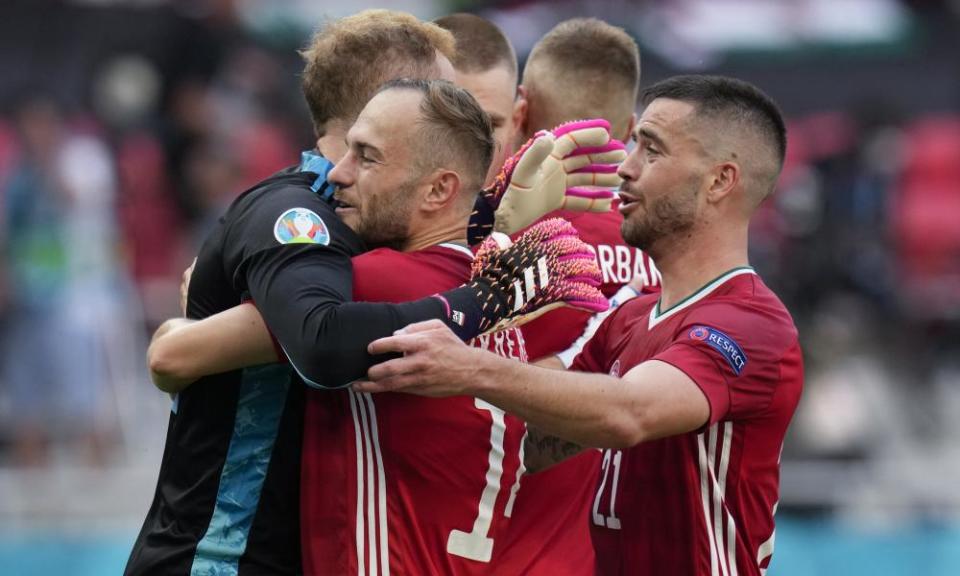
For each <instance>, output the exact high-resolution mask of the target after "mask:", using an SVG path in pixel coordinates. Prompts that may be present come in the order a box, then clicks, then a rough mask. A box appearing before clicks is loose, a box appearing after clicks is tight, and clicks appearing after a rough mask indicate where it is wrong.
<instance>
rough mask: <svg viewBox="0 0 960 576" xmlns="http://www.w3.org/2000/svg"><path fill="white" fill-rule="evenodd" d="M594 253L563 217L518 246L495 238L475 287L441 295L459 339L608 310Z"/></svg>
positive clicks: (480, 255)
mask: <svg viewBox="0 0 960 576" xmlns="http://www.w3.org/2000/svg"><path fill="white" fill-rule="evenodd" d="M600 283H601V275H600V269H599V268H598V267H597V261H596V257H595V256H594V255H593V252H592V251H591V250H590V248H589V247H588V246H587V245H586V244H585V243H584V242H583V241H582V240H580V238H579V237H578V236H577V232H576V230H575V229H574V228H573V226H572V225H571V224H570V223H569V222H567V221H566V220H563V219H562V218H551V219H550V220H544V221H543V222H540V223H538V224H537V225H535V226H533V227H531V228H530V229H529V230H527V231H526V232H525V233H524V234H522V235H521V236H520V237H519V238H518V239H517V241H516V242H514V243H513V244H511V243H510V239H509V238H508V237H507V236H506V235H504V234H498V233H494V234H493V235H491V237H490V238H488V239H487V240H486V241H485V242H484V243H483V244H482V245H481V246H480V249H479V250H478V251H477V254H476V258H475V260H474V263H473V270H472V276H471V282H470V283H469V284H467V285H465V286H463V287H461V288H457V289H455V290H451V291H448V292H445V293H443V294H440V295H439V297H440V298H441V299H442V300H444V301H445V303H446V304H447V306H448V317H450V319H451V320H452V323H448V324H454V325H453V326H451V327H452V328H453V330H454V331H455V332H457V334H458V336H460V337H461V338H463V339H468V338H470V337H472V336H475V335H476V334H480V333H486V332H494V331H497V330H503V329H504V328H508V327H510V326H516V325H519V324H523V323H526V322H529V321H530V320H533V319H534V318H536V317H537V316H539V315H540V314H543V313H544V312H547V311H548V310H551V309H553V308H556V307H558V306H563V305H568V306H572V307H574V308H581V309H585V310H589V311H591V312H602V311H603V310H606V309H607V299H606V298H604V297H603V294H602V293H601V292H600V290H599V286H600Z"/></svg>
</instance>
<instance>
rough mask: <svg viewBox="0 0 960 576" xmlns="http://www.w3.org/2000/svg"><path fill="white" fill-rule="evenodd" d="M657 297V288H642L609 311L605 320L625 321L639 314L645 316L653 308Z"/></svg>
mask: <svg viewBox="0 0 960 576" xmlns="http://www.w3.org/2000/svg"><path fill="white" fill-rule="evenodd" d="M659 298H660V292H659V290H650V291H647V290H644V291H643V292H641V293H640V294H637V295H636V296H635V297H633V298H631V299H629V300H627V301H626V302H624V303H623V304H621V305H620V306H619V307H617V308H616V309H615V310H614V311H613V312H611V313H610V316H609V317H608V318H607V320H609V321H611V322H626V321H629V320H633V319H635V318H639V317H641V316H646V315H647V314H649V313H650V311H651V310H653V307H654V306H656V305H657V300H659ZM614 319H615V320H614Z"/></svg>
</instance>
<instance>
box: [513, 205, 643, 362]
mask: <svg viewBox="0 0 960 576" xmlns="http://www.w3.org/2000/svg"><path fill="white" fill-rule="evenodd" d="M619 205H620V202H619V200H615V201H614V203H613V207H612V208H611V209H610V210H609V211H607V212H574V211H571V210H555V211H553V212H551V213H549V214H547V215H546V216H544V218H557V217H559V218H564V219H566V220H569V221H570V223H571V224H573V227H574V228H576V229H577V233H578V234H579V235H580V239H581V240H583V241H584V242H586V243H587V245H589V246H590V247H591V248H593V251H594V252H595V253H596V255H597V263H598V264H599V265H600V272H601V274H602V275H603V284H601V286H600V290H601V291H602V292H603V295H604V296H606V297H607V298H609V297H611V296H613V295H614V294H616V293H617V290H619V289H620V288H621V287H622V286H623V285H624V284H626V283H628V282H630V281H631V280H633V279H634V277H639V278H641V279H642V280H643V283H644V285H645V286H647V287H651V288H654V287H659V286H660V271H659V270H657V267H656V265H655V264H654V263H653V260H651V259H650V256H648V255H647V254H645V253H644V252H643V251H642V250H640V249H639V248H634V247H633V246H628V245H627V244H626V243H625V242H624V241H623V236H621V235H620V224H622V223H623V215H621V214H620V211H619V210H617V207H618V206H619ZM590 316H591V314H590V313H589V312H585V311H583V310H573V309H571V308H560V309H558V310H554V311H552V312H549V313H547V314H544V315H543V316H541V317H539V318H537V319H536V320H534V321H533V322H530V323H528V324H525V325H523V327H522V328H521V330H522V331H523V337H524V339H525V340H526V342H527V352H528V353H529V354H530V361H531V362H534V361H536V360H539V359H540V358H543V357H545V356H549V355H551V354H556V353H558V352H562V351H563V350H566V349H567V348H569V347H570V345H571V344H573V343H574V341H576V339H577V338H579V337H580V335H581V334H583V329H584V328H585V327H586V325H587V320H589V319H590Z"/></svg>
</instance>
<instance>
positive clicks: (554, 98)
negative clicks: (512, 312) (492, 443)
mask: <svg viewBox="0 0 960 576" xmlns="http://www.w3.org/2000/svg"><path fill="white" fill-rule="evenodd" d="M639 83H640V52H639V49H638V48H637V44H636V42H634V40H633V39H632V38H631V37H630V36H629V35H628V34H627V33H626V32H624V31H623V30H622V29H620V28H617V27H615V26H611V25H610V24H607V23H606V22H603V21H601V20H597V19H594V18H575V19H572V20H566V21H564V22H561V23H560V24H558V25H557V26H556V27H554V28H553V29H552V30H551V31H550V32H548V33H547V34H546V35H545V36H544V37H543V38H542V39H541V40H540V41H539V42H537V44H536V46H534V48H533V51H532V52H531V53H530V57H529V58H528V59H527V63H526V66H525V67H524V70H523V87H522V90H523V91H524V92H525V94H526V105H527V108H526V116H525V120H524V124H523V130H522V134H523V135H524V137H530V136H532V135H533V134H535V133H536V132H537V131H538V130H542V129H546V128H549V127H551V126H554V125H556V124H560V123H563V122H570V121H573V120H577V119H579V118H594V117H600V118H603V119H605V120H607V121H608V122H609V123H610V125H611V129H612V131H613V133H614V134H615V135H617V137H618V138H622V139H624V140H625V139H627V138H628V137H629V135H630V133H631V130H632V129H633V127H634V124H635V123H636V115H635V114H634V107H635V106H636V101H637V90H638V87H639ZM601 86H602V87H603V89H598V87H601ZM616 207H617V203H616V202H615V203H614V206H613V208H614V209H613V210H610V211H607V212H574V211H571V210H557V211H554V212H552V213H550V215H549V216H550V217H557V216H559V217H562V218H565V219H567V220H569V221H570V223H571V224H573V226H574V227H575V228H576V229H577V231H578V232H579V234H580V237H581V239H583V240H584V241H585V242H587V243H588V244H590V245H591V246H592V247H593V249H594V251H595V252H596V254H597V257H598V261H599V262H600V266H601V270H602V273H603V279H604V283H603V286H602V290H603V292H604V295H605V296H607V297H613V296H614V295H615V294H617V293H618V292H620V294H619V295H618V296H617V300H618V301H622V300H624V299H625V296H626V297H631V296H634V295H635V294H636V292H635V291H634V288H631V287H627V286H625V285H626V283H627V282H629V281H630V280H631V279H634V278H635V279H636V287H637V289H643V288H655V287H659V284H660V278H659V273H658V272H657V269H656V267H655V266H654V263H653V260H651V259H650V257H649V256H648V255H646V254H645V253H643V251H641V250H640V249H639V248H635V247H633V246H629V245H628V244H626V242H624V240H623V237H622V236H621V235H620V225H621V223H622V222H623V216H622V215H621V214H620V212H619V211H617V210H616ZM621 291H622V292H621ZM589 319H590V315H589V314H587V313H586V312H584V311H582V310H573V309H559V310H553V311H550V312H548V313H546V314H544V315H543V316H541V317H540V318H537V319H536V320H534V321H532V322H530V323H529V324H526V325H524V326H523V327H521V330H522V332H523V338H524V342H525V343H526V345H527V351H528V354H529V355H530V359H531V360H537V359H541V358H545V357H549V356H552V355H554V354H559V353H561V352H563V351H565V350H567V349H568V348H569V347H570V346H571V345H573V344H574V342H575V341H576V340H577V339H578V337H579V336H580V335H581V334H582V333H583V332H584V329H585V327H586V326H587V322H588V320H589ZM564 357H565V358H569V359H568V360H567V364H569V362H570V361H572V354H569V353H568V354H566V355H564ZM528 441H529V438H528ZM527 452H528V453H529V454H531V455H534V454H536V448H535V447H530V448H528V449H527ZM600 461H601V454H600V453H599V452H598V451H596V450H587V451H583V452H582V453H580V454H578V455H577V456H575V457H573V458H570V459H569V460H567V461H565V462H563V463H561V464H559V465H557V466H553V467H550V468H548V469H546V470H544V471H542V472H540V473H538V474H532V475H530V474H528V475H526V476H524V477H523V480H522V483H521V488H520V491H519V493H518V494H517V502H516V506H515V507H514V511H513V517H512V519H511V522H510V525H509V527H508V528H507V535H506V536H505V537H504V544H503V547H504V550H503V557H504V559H505V561H506V562H507V563H508V564H510V565H516V563H517V562H518V561H519V559H520V558H524V559H526V561H527V562H528V564H527V565H526V569H525V570H524V573H525V574H531V575H536V574H543V575H549V576H553V575H557V574H588V573H590V571H591V570H592V569H593V564H594V551H593V546H592V544H591V542H590V525H589V517H590V513H591V508H592V505H593V503H594V499H595V493H596V490H595V489H596V486H595V485H594V483H593V482H590V481H585V479H586V478H592V475H593V473H594V471H595V470H596V469H597V467H598V466H599V464H600ZM534 464H535V463H534ZM531 471H537V468H536V466H531Z"/></svg>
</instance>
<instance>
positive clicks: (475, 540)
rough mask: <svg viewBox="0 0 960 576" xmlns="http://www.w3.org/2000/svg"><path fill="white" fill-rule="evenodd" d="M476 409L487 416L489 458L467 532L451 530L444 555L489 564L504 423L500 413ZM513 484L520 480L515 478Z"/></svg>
mask: <svg viewBox="0 0 960 576" xmlns="http://www.w3.org/2000/svg"><path fill="white" fill-rule="evenodd" d="M474 402H475V406H476V407H477V409H478V410H484V411H486V412H489V413H490V417H491V418H492V419H493V425H492V426H491V427H490V457H489V459H488V468H487V478H486V480H487V483H486V485H485V486H484V488H483V493H482V494H481V495H480V506H479V510H478V511H477V519H476V520H474V522H473V528H472V529H471V530H470V531H469V532H464V531H463V530H451V531H450V536H449V538H447V553H448V554H453V555H456V556H461V557H463V558H469V559H470V560H476V561H478V562H489V561H490V558H491V557H492V556H493V538H490V537H489V536H488V534H490V525H491V524H492V523H493V510H494V507H495V506H496V504H497V496H498V495H499V494H500V478H501V477H502V476H503V456H504V454H503V437H504V434H505V433H506V428H507V425H506V422H505V420H504V412H503V410H501V409H499V408H497V407H496V406H494V405H493V404H489V403H487V402H484V401H483V400H479V399H477V400H475V401H474ZM517 481H518V482H519V481H520V478H519V476H518V477H517Z"/></svg>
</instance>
